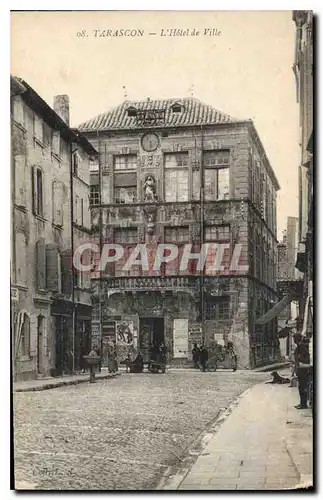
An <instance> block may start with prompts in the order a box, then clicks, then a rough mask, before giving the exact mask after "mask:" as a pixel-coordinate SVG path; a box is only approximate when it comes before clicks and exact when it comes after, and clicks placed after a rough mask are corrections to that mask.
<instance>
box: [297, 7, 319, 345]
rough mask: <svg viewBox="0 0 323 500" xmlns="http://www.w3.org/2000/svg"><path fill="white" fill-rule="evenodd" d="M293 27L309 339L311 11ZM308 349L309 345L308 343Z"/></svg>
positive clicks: (301, 259) (301, 258) (304, 315)
mask: <svg viewBox="0 0 323 500" xmlns="http://www.w3.org/2000/svg"><path fill="white" fill-rule="evenodd" d="M293 21H294V23H295V61H294V66H293V70H294V74H295V80H296V98H297V102H298V103H299V125H300V140H299V146H300V162H299V167H298V169H299V197H298V198H299V248H298V255H297V262H296V267H297V269H298V270H299V271H301V272H302V273H304V274H303V290H302V296H301V298H300V319H301V323H302V326H301V328H300V330H301V331H302V333H303V334H307V335H308V336H310V337H311V339H312V340H313V338H312V331H313V319H312V317H313V234H314V183H313V177H314V164H315V162H314V160H315V156H314V147H313V109H314V108H313V99H314V87H313V63H314V53H313V45H314V40H315V34H314V30H315V23H314V17H313V11H309V10H296V11H293ZM311 346H312V342H311Z"/></svg>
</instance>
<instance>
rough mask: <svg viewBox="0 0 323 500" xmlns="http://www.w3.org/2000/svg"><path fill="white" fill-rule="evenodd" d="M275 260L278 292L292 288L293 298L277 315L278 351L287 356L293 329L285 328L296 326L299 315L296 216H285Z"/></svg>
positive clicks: (299, 281)
mask: <svg viewBox="0 0 323 500" xmlns="http://www.w3.org/2000/svg"><path fill="white" fill-rule="evenodd" d="M277 248H278V262H277V287H278V292H280V291H285V292H286V293H290V291H291V290H294V291H295V292H296V291H297V292H298V294H297V293H295V294H294V296H293V298H294V300H291V302H290V303H288V304H287V306H286V307H285V308H284V309H283V310H282V312H281V313H280V314H279V315H278V328H279V332H281V333H280V334H279V336H281V337H282V338H281V339H280V351H281V354H282V356H285V357H286V356H287V357H288V356H289V355H290V354H291V353H292V346H293V339H292V335H293V333H295V330H294V329H289V328H286V326H288V325H294V324H295V326H296V321H295V320H296V319H297V318H298V317H299V294H301V290H302V286H301V285H302V282H301V277H302V275H301V273H300V271H298V269H296V267H295V264H296V259H297V252H298V219H297V217H287V229H286V231H284V234H283V239H282V241H280V242H279V243H278V246H277Z"/></svg>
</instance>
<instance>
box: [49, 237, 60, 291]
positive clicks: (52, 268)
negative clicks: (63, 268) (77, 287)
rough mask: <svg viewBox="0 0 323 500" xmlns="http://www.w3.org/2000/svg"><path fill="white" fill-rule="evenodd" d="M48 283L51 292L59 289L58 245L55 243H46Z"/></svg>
mask: <svg viewBox="0 0 323 500" xmlns="http://www.w3.org/2000/svg"><path fill="white" fill-rule="evenodd" d="M46 285H47V286H46V288H47V290H49V291H51V292H56V293H57V292H58V291H59V274H58V247H57V245H56V244H55V243H51V244H49V245H46Z"/></svg>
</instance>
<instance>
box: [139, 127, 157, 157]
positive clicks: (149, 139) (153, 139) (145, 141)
mask: <svg viewBox="0 0 323 500" xmlns="http://www.w3.org/2000/svg"><path fill="white" fill-rule="evenodd" d="M141 146H142V149H143V150H144V151H147V153H150V152H151V151H155V149H157V148H158V146H159V138H158V135H156V134H154V133H152V132H149V133H148V134H145V135H144V136H143V137H142V139H141Z"/></svg>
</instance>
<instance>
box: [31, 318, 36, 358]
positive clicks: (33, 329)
mask: <svg viewBox="0 0 323 500" xmlns="http://www.w3.org/2000/svg"><path fill="white" fill-rule="evenodd" d="M37 333H38V332H37V316H32V317H31V320H30V356H37Z"/></svg>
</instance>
